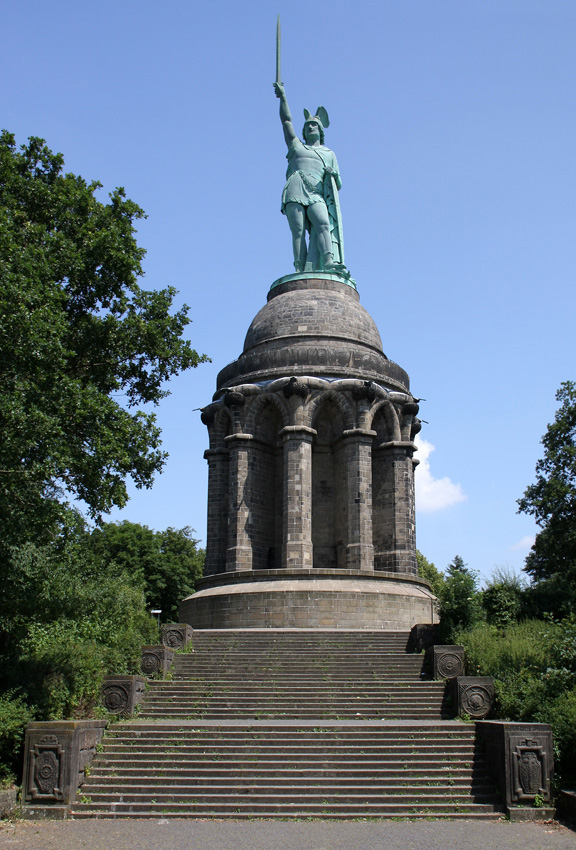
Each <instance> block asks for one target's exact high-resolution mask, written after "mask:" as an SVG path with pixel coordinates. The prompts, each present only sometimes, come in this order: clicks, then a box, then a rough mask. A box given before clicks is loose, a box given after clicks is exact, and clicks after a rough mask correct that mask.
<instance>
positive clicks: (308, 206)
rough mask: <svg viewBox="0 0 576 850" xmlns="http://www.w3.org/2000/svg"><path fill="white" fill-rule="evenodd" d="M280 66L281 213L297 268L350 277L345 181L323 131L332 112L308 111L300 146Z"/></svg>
mask: <svg viewBox="0 0 576 850" xmlns="http://www.w3.org/2000/svg"><path fill="white" fill-rule="evenodd" d="M278 66H279V61H278V62H277V80H276V82H275V83H274V90H275V92H276V97H278V98H280V120H281V121H282V127H283V129H284V138H285V139H286V144H287V146H288V154H287V158H288V169H287V171H286V185H285V186H284V191H283V192H282V212H283V213H284V215H285V216H286V218H287V219H288V224H289V225H290V230H291V231H292V247H293V250H294V268H295V269H296V271H297V272H304V271H326V272H338V273H340V274H343V275H345V276H346V277H349V276H350V273H349V272H348V271H347V269H346V266H345V265H344V240H343V237H342V220H341V217H340V205H339V202H338V190H339V189H340V187H341V185H342V181H341V180H340V173H339V171H338V163H337V161H336V156H335V154H334V152H333V151H331V150H330V148H327V147H325V145H324V129H325V128H326V127H328V126H329V125H330V122H329V120H328V113H327V112H326V110H325V109H324V107H323V106H319V107H318V109H317V110H316V114H315V115H310V113H309V112H308V110H307V109H305V110H304V129H303V131H302V135H303V137H304V141H303V142H301V141H300V139H299V138H298V137H297V135H296V133H295V131H294V126H293V124H292V116H291V114H290V109H289V107H288V101H287V100H286V94H285V92H284V86H283V84H282V83H281V82H280V81H279V69H278ZM307 233H308V234H309V239H308V244H306V234H307Z"/></svg>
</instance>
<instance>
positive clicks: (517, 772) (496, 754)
mask: <svg viewBox="0 0 576 850" xmlns="http://www.w3.org/2000/svg"><path fill="white" fill-rule="evenodd" d="M477 729H478V733H479V735H480V740H481V741H482V743H483V745H484V749H485V751H486V756H487V759H488V762H489V765H490V770H491V771H492V774H493V776H494V778H495V779H496V781H497V782H498V785H499V787H500V791H501V793H502V796H503V798H504V799H505V802H506V805H507V806H508V807H513V806H521V805H529V804H531V803H534V800H535V798H537V797H538V798H540V802H541V803H542V802H544V803H548V802H550V799H551V796H552V784H551V783H552V774H553V771H554V755H553V749H552V729H551V728H550V726H549V725H548V724H547V723H507V722H504V721H499V720H483V721H480V722H479V723H478V724H477Z"/></svg>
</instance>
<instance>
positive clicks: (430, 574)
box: [416, 549, 444, 596]
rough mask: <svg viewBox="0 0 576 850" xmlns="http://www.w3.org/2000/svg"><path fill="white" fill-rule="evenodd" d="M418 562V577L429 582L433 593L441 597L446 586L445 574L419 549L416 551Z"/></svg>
mask: <svg viewBox="0 0 576 850" xmlns="http://www.w3.org/2000/svg"><path fill="white" fill-rule="evenodd" d="M416 561H417V563H418V575H419V576H421V578H423V579H425V580H426V581H427V582H429V584H430V588H431V590H432V593H434V594H435V595H436V596H439V594H440V591H441V590H442V585H443V584H444V574H443V573H441V572H440V570H438V569H437V568H436V567H435V565H434V564H433V563H432V561H429V560H428V558H426V557H425V556H424V555H423V554H422V552H420V550H418V549H417V550H416Z"/></svg>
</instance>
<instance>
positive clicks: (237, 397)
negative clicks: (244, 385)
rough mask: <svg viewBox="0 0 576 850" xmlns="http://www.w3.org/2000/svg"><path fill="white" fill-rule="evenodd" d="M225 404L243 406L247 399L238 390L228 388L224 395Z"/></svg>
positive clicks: (227, 405)
mask: <svg viewBox="0 0 576 850" xmlns="http://www.w3.org/2000/svg"><path fill="white" fill-rule="evenodd" d="M224 404H225V405H226V407H242V406H243V405H244V404H246V399H245V398H244V396H243V394H242V393H240V392H238V391H236V390H228V392H227V393H226V395H225V396H224Z"/></svg>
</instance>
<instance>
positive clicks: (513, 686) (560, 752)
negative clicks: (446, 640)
mask: <svg viewBox="0 0 576 850" xmlns="http://www.w3.org/2000/svg"><path fill="white" fill-rule="evenodd" d="M456 640H457V641H458V643H461V644H463V646H464V647H465V650H466V665H467V671H468V673H469V674H470V675H480V676H493V677H494V686H495V692H496V716H497V717H500V718H502V719H504V720H516V721H520V722H534V723H549V724H550V725H551V726H552V731H553V735H554V742H555V751H556V761H557V764H556V767H557V770H558V772H559V773H560V774H561V775H562V776H563V777H564V778H568V779H573V778H576V777H575V776H574V774H575V773H576V622H575V621H574V619H567V620H563V621H561V622H554V621H552V620H526V621H524V622H521V623H514V624H512V625H510V626H509V627H508V628H506V629H499V628H497V627H496V626H494V625H490V624H487V623H482V624H480V625H477V626H475V627H474V628H472V629H466V630H460V631H458V632H457V633H456Z"/></svg>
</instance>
